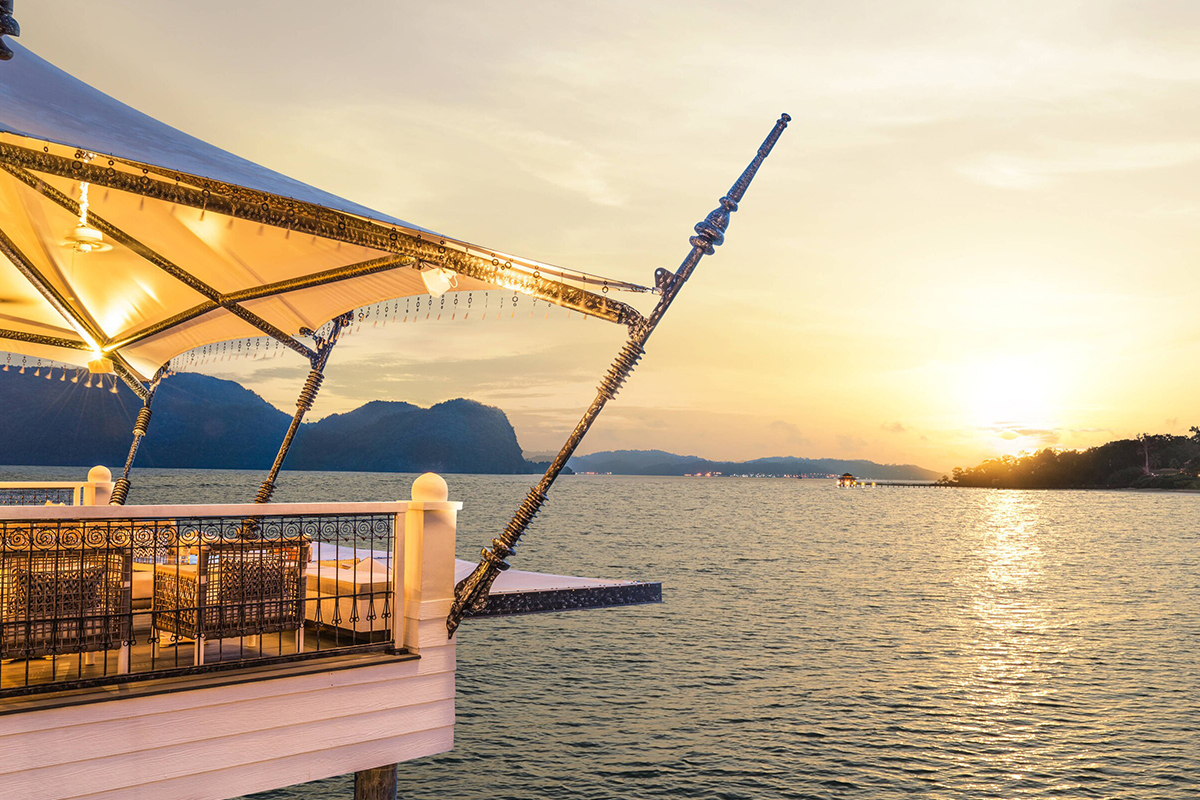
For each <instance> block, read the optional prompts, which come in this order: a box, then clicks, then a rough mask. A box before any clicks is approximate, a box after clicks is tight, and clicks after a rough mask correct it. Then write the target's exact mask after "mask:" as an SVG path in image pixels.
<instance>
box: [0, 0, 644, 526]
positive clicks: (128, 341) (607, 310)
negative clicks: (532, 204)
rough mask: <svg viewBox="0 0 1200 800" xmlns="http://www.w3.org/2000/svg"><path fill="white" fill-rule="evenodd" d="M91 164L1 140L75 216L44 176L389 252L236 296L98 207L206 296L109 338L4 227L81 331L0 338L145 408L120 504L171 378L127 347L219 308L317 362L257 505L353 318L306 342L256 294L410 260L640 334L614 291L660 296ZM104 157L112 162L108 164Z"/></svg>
mask: <svg viewBox="0 0 1200 800" xmlns="http://www.w3.org/2000/svg"><path fill="white" fill-rule="evenodd" d="M19 33H20V28H19V26H17V24H16V21H15V20H14V19H13V18H12V0H0V37H3V36H4V35H9V36H16V35H18V34H19ZM11 57H12V51H11V50H9V49H8V48H7V47H5V46H4V43H3V39H2V38H0V60H7V59H8V58H11ZM14 140H16V141H14ZM22 140H25V141H28V142H29V143H30V144H31V145H32V144H33V143H36V144H37V147H34V146H23V145H22V143H20V142H21V141H22ZM72 150H74V157H70V156H69V155H67V154H69V153H71V151H72ZM92 161H93V156H92V154H90V153H86V152H85V151H83V150H75V148H72V147H69V146H66V145H61V144H55V143H52V142H43V141H41V140H37V139H28V138H27V137H23V136H20V135H17V134H6V135H5V136H4V137H3V138H0V169H2V170H4V171H5V172H7V173H8V174H9V175H11V176H13V177H14V178H16V179H17V180H18V181H20V182H21V183H24V184H25V185H26V186H28V187H30V188H31V189H33V190H34V191H36V192H38V193H39V194H41V195H42V196H43V197H45V198H46V199H48V200H49V201H51V202H53V203H55V204H56V205H58V206H60V207H62V208H63V209H65V210H67V211H68V212H70V213H71V214H72V215H78V214H80V211H81V208H80V203H79V202H78V201H76V200H75V199H74V198H72V197H70V196H69V195H67V194H65V193H64V192H62V191H60V190H59V189H58V188H56V187H55V186H53V185H51V184H50V182H49V181H48V180H47V178H48V177H57V178H66V179H69V180H71V181H79V182H81V183H88V184H91V185H95V186H100V187H104V188H107V189H113V190H116V191H120V192H127V193H130V194H134V195H138V196H140V197H143V198H150V199H153V200H158V201H162V202H166V203H171V204H175V205H180V206H186V207H191V208H197V209H200V210H201V211H203V212H206V213H213V214H219V215H225V216H228V217H230V218H234V219H240V220H248V221H252V222H256V223H259V224H262V225H267V226H271V227H276V228H281V229H285V230H288V231H289V232H290V231H296V232H298V233H303V234H311V235H313V236H317V237H322V238H325V239H329V240H332V241H336V242H339V243H348V244H353V245H357V246H361V247H364V248H369V249H374V250H377V251H379V252H381V253H382V254H383V255H381V256H379V257H377V258H371V259H368V260H365V261H361V262H359V263H355V264H347V265H344V266H341V267H336V268H333V269H328V270H324V271H321V272H316V273H312V274H309V275H305V276H300V277H295V278H291V279H287V280H283V281H277V282H274V283H267V284H263V285H260V286H252V287H249V288H244V289H241V290H238V291H234V292H221V291H219V290H217V289H216V288H214V287H213V286H211V285H209V284H208V283H206V282H205V281H204V280H202V279H200V278H199V277H198V276H197V275H195V274H193V273H192V272H190V271H189V270H188V269H186V268H185V266H183V265H180V264H177V263H175V262H173V261H172V260H171V259H169V258H167V257H166V256H165V255H164V254H163V253H160V252H158V251H156V250H154V249H153V248H151V247H149V246H148V245H147V244H145V243H144V242H142V241H140V240H139V239H138V238H137V237H135V236H133V235H131V234H130V233H128V232H127V231H125V230H122V229H121V228H120V227H118V226H117V225H115V224H113V223H112V222H111V221H109V220H107V219H105V218H104V217H103V216H101V215H100V214H97V213H96V212H95V211H91V212H90V213H89V214H88V220H89V223H90V225H91V226H92V227H94V228H95V229H96V230H98V231H100V232H101V233H102V234H104V235H105V236H106V237H108V238H109V239H111V240H112V241H114V242H116V243H118V244H120V245H122V246H123V247H125V248H127V249H128V250H129V251H131V252H132V253H134V254H135V255H137V256H139V257H140V258H142V259H143V260H144V261H146V262H148V263H149V264H151V265H153V266H154V267H157V268H158V269H159V270H161V271H163V272H164V273H166V274H167V275H169V276H171V277H172V278H174V279H175V280H177V281H179V282H180V283H182V284H184V285H186V286H187V287H189V288H190V289H192V290H193V291H195V292H196V293H198V294H199V295H200V296H201V297H203V298H204V300H203V301H202V302H200V303H198V304H197V305H195V306H193V307H191V308H189V309H186V310H184V311H181V312H178V313H176V314H174V315H173V316H171V317H169V318H167V319H164V320H160V321H158V322H155V323H152V324H148V325H146V326H145V327H142V328H140V329H137V330H134V331H132V332H125V333H123V334H122V335H120V336H119V337H112V338H110V337H107V336H106V335H105V334H104V332H103V330H102V328H101V326H100V325H99V324H98V323H97V322H96V320H95V319H94V318H93V316H92V315H91V314H90V313H89V311H88V309H87V308H86V307H84V306H83V304H82V303H81V302H79V301H78V299H77V298H75V299H74V300H73V299H72V298H70V297H68V296H67V295H65V294H64V293H63V292H61V291H59V290H58V289H57V288H56V287H55V285H54V284H53V283H52V282H51V281H50V280H48V279H47V277H46V276H45V275H43V274H42V272H41V271H40V270H39V269H38V267H37V266H36V264H35V263H34V261H33V260H32V259H30V258H29V257H28V255H27V254H26V253H24V252H22V251H21V249H20V247H18V245H17V244H16V242H15V241H14V240H13V239H12V238H11V237H9V236H8V235H7V234H6V233H5V232H4V230H3V227H2V223H0V255H3V256H5V257H7V258H8V259H9V260H10V261H11V262H12V263H13V264H14V265H15V266H16V268H17V270H18V271H19V272H20V273H21V275H22V276H23V277H24V278H25V279H26V280H27V281H28V282H29V283H30V284H31V285H32V286H34V287H35V288H36V289H37V291H38V292H39V293H40V294H41V295H42V296H43V297H44V298H45V300H46V301H47V302H48V303H49V304H50V305H51V306H52V307H53V308H54V310H55V311H57V312H58V314H59V315H60V316H61V317H62V318H63V319H64V320H65V321H67V323H68V324H69V325H70V327H72V328H73V329H74V330H75V332H76V333H77V334H78V338H70V337H67V336H61V335H55V336H51V335H45V334H40V333H36V332H31V331H21V330H10V329H7V328H0V341H2V340H9V341H17V342H25V343H29V344H39V345H46V346H49V347H56V348H62V349H67V350H77V351H84V352H95V353H97V354H98V355H100V356H102V357H105V358H107V359H109V360H110V361H111V363H112V365H113V371H114V372H115V374H116V375H117V376H118V377H120V378H121V380H122V381H123V382H124V383H125V384H126V385H128V386H129V388H130V389H131V390H133V392H134V393H135V394H136V395H137V396H138V397H139V398H140V399H141V400H142V403H143V407H142V408H141V410H140V411H139V413H138V417H137V422H136V423H135V425H134V428H133V441H132V443H131V446H130V449H129V455H128V457H127V458H126V462H125V468H124V470H123V472H122V475H121V477H120V478H118V479H117V481H116V483H115V486H114V491H113V499H112V502H113V503H114V504H117V505H120V504H122V503H124V502H125V499H126V497H127V496H128V492H129V488H130V481H129V473H130V470H131V469H132V466H133V462H134V459H135V458H136V455H137V451H138V448H139V445H140V444H141V441H142V439H143V438H144V437H145V436H146V433H147V428H148V426H149V422H150V416H151V403H152V401H153V399H154V396H155V393H156V391H157V389H158V387H159V384H160V382H161V381H162V379H163V377H164V375H165V374H166V371H165V369H159V370H158V372H157V373H155V375H153V376H152V377H150V378H149V379H147V378H146V377H145V376H143V375H142V374H139V372H138V371H137V369H135V368H134V367H133V366H132V364H131V363H130V362H129V361H128V360H127V359H126V358H125V356H124V354H123V353H122V350H123V349H124V348H127V347H130V346H131V345H134V344H137V343H138V342H141V341H144V340H146V339H149V338H151V337H154V336H157V335H159V334H162V333H165V332H167V331H169V330H171V329H173V328H175V327H177V326H179V325H183V324H185V323H187V322H189V321H191V320H193V319H196V318H197V317H200V316H202V315H204V314H207V313H209V312H211V311H215V310H217V309H224V310H226V311H228V312H229V313H231V314H233V315H234V316H236V317H238V318H239V319H241V320H242V321H244V322H246V323H247V324H249V325H250V326H252V327H254V328H256V329H257V330H259V331H260V332H261V333H262V334H264V335H266V336H269V337H271V338H273V339H275V340H276V341H278V342H280V343H281V344H282V345H283V346H284V347H286V348H288V349H290V350H292V351H294V352H296V353H297V354H299V355H302V356H304V357H305V358H306V359H308V361H309V364H310V367H311V369H310V372H309V374H308V377H307V378H306V380H305V383H304V387H303V389H302V390H301V392H300V397H299V399H298V400H297V411H296V413H295V415H294V417H293V419H292V423H291V425H290V426H289V428H288V432H287V434H286V435H285V437H284V439H283V442H282V444H281V446H280V449H279V453H278V455H277V456H276V459H275V462H274V464H273V465H272V467H271V470H270V472H269V474H268V476H267V478H266V479H265V480H264V481H263V483H262V485H261V487H260V488H259V492H258V496H257V497H256V501H257V502H268V501H269V500H270V498H271V495H272V493H273V492H274V489H275V480H276V478H277V477H278V473H279V471H280V469H281V467H282V464H283V461H284V458H285V457H286V455H287V452H288V450H289V448H290V447H291V443H292V440H293V439H294V437H295V434H296V431H297V430H298V428H299V425H300V423H301V421H302V419H303V417H304V414H305V412H306V411H307V410H308V409H309V408H311V407H312V405H313V402H314V400H315V398H316V395H317V391H318V390H319V388H320V385H321V382H322V380H323V373H324V368H325V365H326V363H327V361H328V359H329V355H330V352H331V350H332V348H333V346H334V344H336V342H337V340H338V337H339V334H340V332H341V330H342V328H344V327H345V326H346V325H347V324H348V322H349V320H350V318H351V315H350V314H343V315H342V316H340V317H338V318H337V319H335V320H333V324H332V326H331V332H330V333H329V335H328V336H327V337H326V338H324V339H322V338H321V337H319V336H317V335H316V334H314V332H313V331H311V330H307V329H302V330H301V331H300V336H302V337H303V336H310V337H312V338H313V342H314V344H313V346H309V345H307V344H306V343H305V342H303V341H301V339H300V338H299V337H297V336H292V335H290V334H288V333H287V332H286V331H283V330H281V329H280V328H279V327H277V326H276V325H274V324H272V323H271V322H269V321H267V320H266V319H263V318H262V317H261V316H259V315H258V314H256V313H254V312H253V311H251V310H249V309H248V308H247V307H246V306H245V303H247V302H248V301H251V300H256V299H259V298H265V297H272V296H276V295H283V294H287V293H289V292H295V291H299V290H303V289H310V288H314V287H320V286H327V285H330V284H334V283H337V282H339V281H346V280H352V279H355V278H360V277H363V276H368V275H373V274H377V273H381V272H386V271H389V270H395V269H399V268H402V267H410V268H422V267H434V268H445V269H449V270H451V271H453V272H456V273H458V274H460V275H465V276H468V277H471V278H475V279H478V280H480V281H482V282H484V283H486V284H490V285H492V286H495V287H497V288H500V289H507V290H511V291H514V292H518V293H521V294H525V295H529V296H532V297H534V298H536V299H540V300H543V301H545V302H547V303H551V304H554V305H558V306H561V307H564V308H567V309H570V310H572V311H577V312H579V313H581V314H585V315H588V316H592V317H596V318H598V319H603V320H606V321H609V322H615V323H619V324H623V325H625V326H627V327H628V328H629V329H630V330H634V329H635V328H637V327H638V326H639V325H641V324H642V323H643V322H644V321H645V320H644V318H643V317H642V315H641V314H640V313H639V312H638V311H637V310H636V309H635V308H633V307H632V306H629V305H627V304H625V303H622V302H620V301H617V300H614V299H611V298H610V297H608V296H607V295H608V292H609V289H610V288H611V289H619V290H626V291H652V290H650V289H647V288H646V287H643V286H638V285H636V284H631V283H625V282H622V281H608V280H604V279H600V278H595V277H593V276H588V275H585V274H583V273H568V272H566V271H563V270H560V269H559V268H556V267H550V266H548V265H542V264H538V263H536V262H531V261H527V260H524V259H518V258H514V257H512V256H509V255H506V254H501V253H497V252H495V251H490V250H485V249H483V248H479V247H475V246H473V245H470V244H468V243H466V242H462V241H458V240H453V239H445V238H443V237H440V236H437V235H435V234H432V233H429V232H427V231H422V230H416V229H410V228H405V227H401V226H397V225H390V224H383V223H379V222H375V221H373V220H370V219H367V218H365V217H360V216H356V215H354V214H349V213H345V212H342V211H338V210H336V209H332V208H327V207H324V206H320V205H315V204H312V203H305V202H302V201H298V200H295V199H291V198H288V197H284V196H281V195H277V194H272V193H269V192H263V191H259V190H255V189H250V188H247V187H244V186H238V185H235V184H230V183H224V182H221V181H216V180H211V179H208V178H204V177H201V176H198V175H193V174H189V173H184V172H178V171H174V170H168V169H164V168H162V167H159V166H156V165H153V164H149V163H143V162H139V161H133V160H129V159H118V158H116V157H103V156H101V157H100V158H99V160H98V161H97V163H92ZM102 162H106V164H105V163H102ZM560 278H561V279H562V280H560ZM577 284H583V285H588V284H592V285H601V286H602V287H603V288H602V291H601V292H600V293H596V292H593V291H589V290H588V289H585V288H583V287H582V286H580V285H577Z"/></svg>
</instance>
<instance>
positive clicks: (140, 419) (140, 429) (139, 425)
mask: <svg viewBox="0 0 1200 800" xmlns="http://www.w3.org/2000/svg"><path fill="white" fill-rule="evenodd" d="M166 374H167V368H166V367H165V366H163V367H160V368H159V370H158V372H156V373H154V377H153V378H152V379H151V381H150V385H149V386H147V387H146V396H145V397H144V398H142V407H141V408H140V409H138V415H137V421H136V422H134V423H133V442H132V443H130V445H129V455H128V456H126V457H125V469H124V471H122V473H121V477H119V478H117V480H116V481H115V482H114V483H113V491H112V497H111V498H110V499H109V501H108V504H109V505H110V506H123V505H125V500H126V498H127V497H129V486H130V483H129V472H130V470H132V469H133V460H134V459H135V458H137V452H138V447H139V446H140V445H141V443H142V439H143V438H144V437H145V435H146V429H147V428H149V427H150V404H151V403H152V402H154V393H155V392H157V391H158V385H159V384H160V383H162V379H163V377H164V376H166Z"/></svg>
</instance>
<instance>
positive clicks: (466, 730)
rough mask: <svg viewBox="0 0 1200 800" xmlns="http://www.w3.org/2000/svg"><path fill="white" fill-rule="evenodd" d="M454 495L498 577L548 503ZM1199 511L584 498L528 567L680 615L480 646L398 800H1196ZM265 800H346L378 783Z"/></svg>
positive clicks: (488, 627) (511, 483)
mask: <svg viewBox="0 0 1200 800" xmlns="http://www.w3.org/2000/svg"><path fill="white" fill-rule="evenodd" d="M28 469H29V470H30V473H29V474H32V473H36V474H37V476H38V477H41V478H50V477H54V476H51V475H49V474H47V472H48V471H47V470H45V469H41V468H38V469H36V470H33V469H32V468H28ZM0 472H4V473H5V477H6V479H13V478H19V477H21V475H19V474H16V473H18V472H25V470H19V471H14V470H7V471H0ZM81 472H82V470H78V469H72V470H67V471H63V472H62V473H61V475H60V476H61V477H63V478H67V477H76V473H81ZM56 475H59V473H56ZM412 477H413V476H405V475H384V474H368V473H304V472H287V473H284V474H283V476H282V478H281V480H280V482H279V491H278V494H277V499H278V500H279V501H299V500H384V499H397V500H402V499H406V498H407V497H408V496H409V486H410V484H411V480H412ZM135 478H136V480H135V483H134V486H135V489H134V491H133V493H131V496H130V501H131V502H139V503H151V502H153V503H158V502H162V503H173V502H230V501H237V500H239V499H241V500H249V499H251V498H252V497H253V495H254V491H255V489H256V485H257V481H258V480H260V478H261V476H260V475H259V474H258V473H253V472H239V471H221V470H214V471H191V470H138V471H137V473H136V474H135ZM447 480H448V481H449V484H450V492H451V497H452V499H457V500H462V501H463V502H464V503H465V507H464V509H463V511H462V512H461V514H460V517H459V528H458V555H459V557H460V558H468V559H473V558H475V557H477V555H478V550H479V548H480V547H481V546H483V545H484V544H485V543H487V541H488V540H490V538H491V537H492V536H494V535H496V533H498V532H499V531H500V530H501V529H502V528H503V526H504V524H505V523H506V522H507V521H508V518H509V516H510V515H511V513H512V511H513V510H514V509H515V508H516V507H517V505H518V504H519V502H520V500H521V498H522V496H523V494H524V492H525V490H526V489H527V488H528V486H529V484H530V483H531V482H532V481H533V478H531V477H530V476H466V475H451V476H447ZM1198 512H1200V495H1196V494H1168V493H1138V492H1081V491H1080V492H1075V491H1006V490H990V489H939V488H909V487H906V488H898V487H886V488H885V487H873V488H872V487H862V488H852V489H839V488H836V487H835V486H834V485H833V482H832V481H812V480H787V479H736V478H708V479H704V478H632V477H615V476H612V477H594V476H573V477H565V478H563V479H561V480H560V482H559V483H558V484H557V485H556V486H555V487H554V489H553V491H552V492H551V500H550V502H549V503H548V504H547V506H546V508H545V510H544V512H543V513H542V514H541V515H540V516H539V517H538V519H537V521H536V522H535V523H534V525H533V526H532V527H531V529H530V531H529V533H528V534H527V537H526V539H525V540H524V542H523V543H522V546H521V548H520V549H519V551H518V554H517V555H516V556H515V557H514V559H513V563H514V565H515V566H517V567H519V568H521V569H531V570H540V571H547V572H556V573H567V574H576V575H587V576H595V577H609V578H639V579H649V580H657V581H662V584H663V596H664V602H663V603H662V604H661V605H652V606H638V607H630V608H619V609H608V610H602V611H576V612H569V613H560V614H546V615H539V616H522V617H510V618H503V619H479V620H468V621H466V622H465V623H464V624H463V627H462V628H461V629H460V633H459V637H458V640H459V641H458V675H457V681H458V699H457V709H458V723H457V727H456V730H455V743H454V750H453V751H452V752H451V753H448V754H445V755H441V756H435V757H431V758H426V759H421V760H418V761H414V762H408V763H404V764H401V765H400V768H399V796H400V797H401V798H405V800H410V799H415V798H428V799H429V800H471V799H473V798H480V799H481V800H502V799H503V798H513V799H514V800H525V799H526V798H606V799H607V798H614V799H615V798H640V797H678V798H763V799H764V800H767V799H768V798H770V799H774V798H843V797H848V798H859V797H861V798H873V799H878V800H889V799H890V798H900V797H920V798H1042V797H1072V798H1073V797H1103V798H1147V799H1148V798H1179V799H1180V800H1183V798H1187V799H1188V800H1193V799H1194V798H1196V797H1198V796H1200V513H1198ZM254 797H255V798H256V800H265V799H266V798H271V800H282V799H283V798H286V799H287V800H334V799H335V798H336V799H337V800H348V798H352V797H353V787H352V777H351V776H343V777H341V778H335V779H330V780H325V781H318V782H315V783H310V784H305V785H302V786H296V787H292V788H289V789H285V790H278V791H274V792H266V793H262V794H259V795H255V796H254Z"/></svg>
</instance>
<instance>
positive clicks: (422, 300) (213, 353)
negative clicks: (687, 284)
mask: <svg viewBox="0 0 1200 800" xmlns="http://www.w3.org/2000/svg"><path fill="white" fill-rule="evenodd" d="M479 295H482V298H480V297H479ZM492 295H496V297H493V296H492ZM520 300H521V296H520V295H519V294H517V293H512V294H511V295H510V294H509V293H508V292H506V291H498V290H488V291H482V292H479V291H466V292H447V293H446V294H443V295H442V296H441V297H436V298H435V297H433V296H432V295H428V294H425V295H413V296H411V297H404V298H400V299H396V300H385V301H382V302H379V303H374V304H372V305H368V306H363V307H362V308H359V309H358V310H357V311H355V312H354V324H353V326H352V327H349V328H346V329H344V330H343V331H342V333H341V335H342V336H352V335H354V334H357V333H359V332H360V331H361V330H362V326H363V323H364V322H367V321H369V322H370V327H372V328H379V327H384V328H386V327H387V326H388V323H399V324H404V323H407V322H409V321H412V322H417V321H418V320H426V321H430V322H440V321H445V322H454V321H462V322H466V321H468V320H471V319H475V320H478V321H485V322H486V321H489V320H490V321H493V322H495V321H499V320H503V319H516V318H517V313H518V312H519V311H524V307H523V306H522V305H521V303H520ZM542 304H543V305H544V306H545V313H544V314H541V315H538V314H537V313H536V312H537V311H538V300H537V298H533V300H532V302H531V303H530V304H529V312H528V314H523V315H522V317H523V318H527V319H533V318H535V317H540V319H543V320H548V319H550V315H551V314H552V313H553V312H555V311H558V310H561V311H562V312H564V313H563V315H562V316H563V318H564V319H570V318H571V317H572V313H573V312H572V311H571V310H570V309H563V308H561V307H560V306H556V305H554V304H553V303H548V302H546V301H544V300H543V301H542ZM422 312H423V313H422ZM506 312H507V313H506ZM575 316H578V317H580V318H581V319H584V320H586V319H587V315H586V314H575ZM332 330H333V325H332V323H331V322H326V323H325V324H324V325H322V326H321V327H320V328H318V329H317V330H316V331H315V335H317V336H320V337H322V338H325V339H328V338H329V335H330V334H331V333H332ZM288 352H290V351H288V350H287V349H286V348H284V347H283V345H282V344H280V342H279V341H278V340H276V339H272V338H270V337H268V336H252V337H246V338H243V339H232V340H226V341H224V342H216V343H214V344H206V345H202V346H200V347H197V348H194V349H192V350H188V351H187V352H185V353H180V354H179V355H177V356H175V357H173V358H172V359H171V360H170V361H168V362H167V365H166V374H168V375H173V374H177V373H180V372H190V371H194V370H196V369H198V368H200V367H204V366H208V365H210V364H218V363H223V362H226V361H235V360H250V361H260V360H267V359H275V358H279V357H280V356H282V355H284V354H285V353H288ZM17 358H19V359H20V361H16V360H14V355H13V354H12V353H6V354H5V356H4V362H3V365H0V371H2V372H9V371H10V370H15V371H16V372H17V373H19V374H21V375H25V374H27V373H28V374H32V376H33V377H40V378H45V379H46V380H53V379H54V377H55V374H56V373H57V376H58V380H59V381H68V380H69V381H70V382H71V383H79V382H80V377H81V376H83V375H85V374H87V375H89V377H88V379H87V380H86V381H84V386H85V387H86V388H92V387H93V386H101V385H103V382H104V381H103V379H102V377H100V376H98V377H96V378H95V380H93V379H92V378H91V377H90V376H91V375H92V373H89V372H88V371H87V370H86V369H83V368H80V367H77V366H75V365H72V364H64V363H62V362H57V361H53V360H50V359H43V358H36V357H30V356H23V355H21V356H17ZM112 380H113V386H112V388H111V389H110V391H112V392H116V391H117V389H116V386H115V384H116V383H117V382H119V381H117V380H116V379H115V378H113V379H112Z"/></svg>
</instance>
